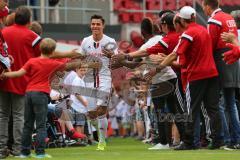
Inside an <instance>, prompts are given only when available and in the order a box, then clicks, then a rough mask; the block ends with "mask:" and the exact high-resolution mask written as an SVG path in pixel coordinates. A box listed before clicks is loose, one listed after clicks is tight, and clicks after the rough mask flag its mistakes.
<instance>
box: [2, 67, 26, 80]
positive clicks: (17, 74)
mask: <svg viewBox="0 0 240 160" xmlns="http://www.w3.org/2000/svg"><path fill="white" fill-rule="evenodd" d="M24 74H26V71H25V70H24V69H22V68H21V69H20V70H18V71H12V72H4V73H2V75H1V76H0V77H1V79H2V78H15V77H21V76H23V75H24Z"/></svg>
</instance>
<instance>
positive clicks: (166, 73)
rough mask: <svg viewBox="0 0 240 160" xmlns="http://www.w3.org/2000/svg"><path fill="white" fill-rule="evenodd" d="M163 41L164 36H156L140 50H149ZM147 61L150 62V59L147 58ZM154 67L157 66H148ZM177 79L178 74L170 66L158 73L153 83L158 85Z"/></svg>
mask: <svg viewBox="0 0 240 160" xmlns="http://www.w3.org/2000/svg"><path fill="white" fill-rule="evenodd" d="M161 39H162V36H160V35H156V36H154V37H152V38H150V39H149V40H148V41H147V42H146V43H144V44H143V45H142V46H141V47H140V50H143V49H147V48H150V47H152V46H154V45H155V44H157V43H158V42H159V40H161ZM146 61H150V60H149V58H148V57H146ZM150 62H151V61H150ZM154 66H155V65H148V67H154ZM176 77H177V76H176V73H175V72H174V71H173V69H172V68H171V67H169V66H168V67H165V68H164V69H162V70H161V72H159V73H157V74H156V75H155V76H154V77H153V79H152V83H153V84H156V83H160V82H163V81H167V80H170V79H173V78H176Z"/></svg>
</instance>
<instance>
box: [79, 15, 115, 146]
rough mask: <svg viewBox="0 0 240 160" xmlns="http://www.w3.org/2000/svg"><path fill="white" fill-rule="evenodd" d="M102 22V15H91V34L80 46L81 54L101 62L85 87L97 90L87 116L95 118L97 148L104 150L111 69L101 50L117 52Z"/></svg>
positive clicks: (108, 60)
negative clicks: (97, 138)
mask: <svg viewBox="0 0 240 160" xmlns="http://www.w3.org/2000/svg"><path fill="white" fill-rule="evenodd" d="M104 23H105V20H104V19H103V17H102V16H100V15H93V16H92V17H91V24H90V28H91V31H92V35H91V36H89V37H86V38H84V39H83V41H82V44H81V47H80V53H81V54H84V55H86V56H94V57H96V58H97V59H98V61H100V63H101V68H100V69H99V70H96V69H95V70H94V69H93V74H92V76H93V80H94V82H92V83H88V82H87V87H89V88H93V89H96V90H97V97H93V98H94V99H95V106H94V107H95V108H94V109H93V108H92V107H93V106H89V108H91V110H93V111H94V114H93V115H91V113H92V112H91V111H90V112H89V117H91V118H93V119H97V122H98V132H99V133H98V135H99V143H98V147H97V150H104V149H105V147H106V142H105V136H106V133H107V127H108V121H107V118H106V113H107V108H108V102H109V98H110V94H111V89H112V77H111V70H110V68H109V63H110V59H109V57H108V56H106V55H105V54H103V52H102V50H103V49H105V48H106V47H107V49H112V50H113V52H114V53H115V54H116V53H117V47H116V46H117V44H116V41H115V40H114V39H113V38H110V37H108V36H106V35H105V34H104V33H103V29H104ZM90 103H91V102H90Z"/></svg>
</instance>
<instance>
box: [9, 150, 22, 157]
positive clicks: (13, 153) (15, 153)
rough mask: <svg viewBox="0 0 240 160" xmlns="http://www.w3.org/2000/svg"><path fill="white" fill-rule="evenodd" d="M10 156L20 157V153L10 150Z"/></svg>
mask: <svg viewBox="0 0 240 160" xmlns="http://www.w3.org/2000/svg"><path fill="white" fill-rule="evenodd" d="M10 154H11V155H13V156H20V154H21V152H20V151H14V150H11V151H10Z"/></svg>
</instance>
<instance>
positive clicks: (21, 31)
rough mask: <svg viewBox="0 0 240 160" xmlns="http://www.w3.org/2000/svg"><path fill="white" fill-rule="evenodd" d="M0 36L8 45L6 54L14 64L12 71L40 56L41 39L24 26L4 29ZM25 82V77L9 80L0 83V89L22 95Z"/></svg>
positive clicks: (26, 79)
mask: <svg viewBox="0 0 240 160" xmlns="http://www.w3.org/2000/svg"><path fill="white" fill-rule="evenodd" d="M2 34H3V37H4V39H5V41H6V43H7V45H8V53H9V55H11V56H12V57H13V58H14V63H13V64H12V66H11V69H12V70H13V71H16V70H19V69H20V68H21V67H22V66H23V65H24V64H25V63H26V62H27V61H28V60H29V59H30V58H33V57H37V56H39V55H40V49H39V42H40V40H41V37H40V36H38V35H37V34H35V33H34V32H33V31H31V30H29V29H28V28H27V27H26V26H21V25H17V24H14V25H12V26H9V27H5V28H4V29H3V30H2ZM27 82H28V77H27V76H23V77H19V78H9V79H6V80H4V81H0V89H1V90H4V91H7V92H11V93H15V94H19V95H24V93H25V90H26V87H27Z"/></svg>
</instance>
